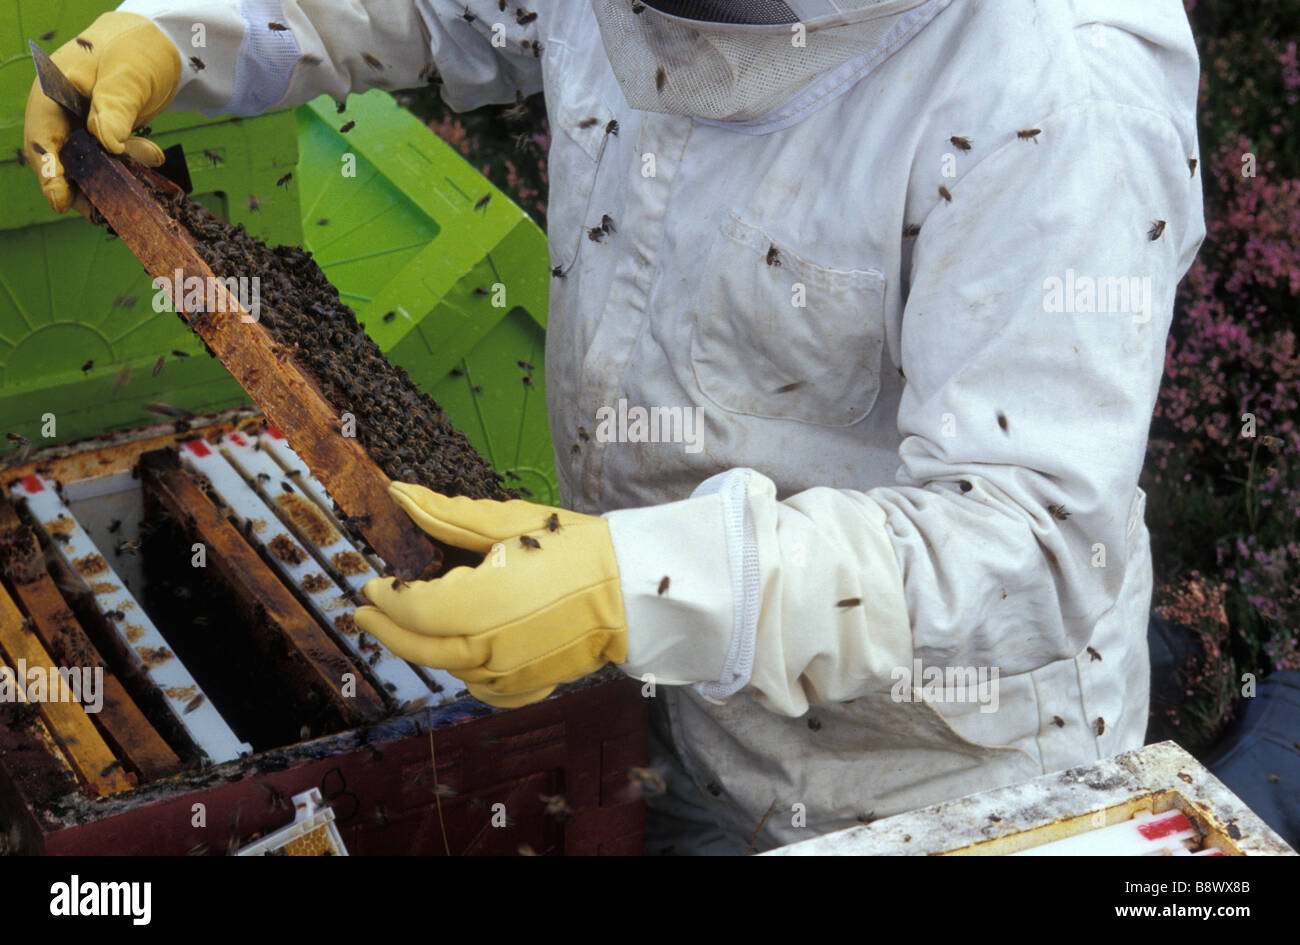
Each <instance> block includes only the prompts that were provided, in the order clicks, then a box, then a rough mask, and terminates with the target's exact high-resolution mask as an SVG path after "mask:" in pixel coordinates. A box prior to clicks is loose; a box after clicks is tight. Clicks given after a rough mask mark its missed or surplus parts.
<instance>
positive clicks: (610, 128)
mask: <svg viewBox="0 0 1300 945" xmlns="http://www.w3.org/2000/svg"><path fill="white" fill-rule="evenodd" d="M605 134H607V135H616V134H618V119H617V118H611V119H610V120H609V121H607V122H605Z"/></svg>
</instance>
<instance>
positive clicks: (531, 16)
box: [515, 10, 537, 26]
mask: <svg viewBox="0 0 1300 945" xmlns="http://www.w3.org/2000/svg"><path fill="white" fill-rule="evenodd" d="M535 19H537V14H536V13H529V12H527V11H524V10H516V11H515V22H516V23H518V24H519V25H520V26H527V25H528V24H529V23H531V22H533V20H535Z"/></svg>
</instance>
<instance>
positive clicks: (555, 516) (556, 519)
mask: <svg viewBox="0 0 1300 945" xmlns="http://www.w3.org/2000/svg"><path fill="white" fill-rule="evenodd" d="M546 530H547V531H549V532H558V531H559V530H560V515H559V513H558V512H552V513H551V514H550V515H548V516H547V517H546Z"/></svg>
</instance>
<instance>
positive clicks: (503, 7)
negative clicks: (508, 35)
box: [497, 0, 506, 13]
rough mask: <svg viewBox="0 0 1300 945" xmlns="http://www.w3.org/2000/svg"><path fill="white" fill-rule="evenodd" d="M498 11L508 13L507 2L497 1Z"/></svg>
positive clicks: (503, 0) (504, 0)
mask: <svg viewBox="0 0 1300 945" xmlns="http://www.w3.org/2000/svg"><path fill="white" fill-rule="evenodd" d="M497 9H498V10H500V11H501V12H502V13H505V12H506V0H497Z"/></svg>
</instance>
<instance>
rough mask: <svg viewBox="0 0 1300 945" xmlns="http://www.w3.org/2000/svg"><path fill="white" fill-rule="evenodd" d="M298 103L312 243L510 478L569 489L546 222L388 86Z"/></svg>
mask: <svg viewBox="0 0 1300 945" xmlns="http://www.w3.org/2000/svg"><path fill="white" fill-rule="evenodd" d="M297 114H298V127H299V145H300V146H299V153H300V159H299V166H298V174H297V176H298V186H299V188H300V193H301V194H302V207H303V217H302V223H303V239H304V245H305V246H306V247H307V248H308V249H310V250H311V251H312V252H313V253H314V255H315V258H316V262H317V263H318V264H319V265H320V267H321V268H322V269H323V270H324V271H325V274H326V275H327V276H328V277H329V279H330V281H331V282H332V283H334V285H335V286H336V287H338V290H339V295H340V296H341V298H342V299H343V301H344V302H346V303H347V304H348V305H349V306H351V307H352V309H353V310H354V311H355V312H356V313H357V318H358V319H359V320H360V321H361V322H362V323H363V324H364V325H365V326H366V330H367V331H368V332H369V333H370V335H371V337H373V338H374V339H375V341H376V342H377V343H378V344H379V346H380V347H381V348H383V349H384V351H385V352H386V353H387V354H388V356H389V358H390V359H392V360H393V361H394V362H396V363H398V364H400V365H402V367H404V368H406V370H407V372H408V373H409V374H410V375H411V378H412V379H413V380H414V381H415V382H416V383H417V384H419V385H420V387H421V388H422V389H424V390H425V391H427V392H428V393H429V394H430V395H431V396H432V397H433V398H434V399H435V400H437V401H438V403H440V404H441V405H442V406H443V407H444V408H445V409H446V411H447V413H448V415H449V416H450V417H451V420H452V422H453V423H454V424H455V425H456V427H457V428H458V429H460V430H462V431H464V432H465V434H466V435H467V436H468V437H469V438H470V441H471V442H472V443H473V444H474V446H475V447H476V448H477V449H478V450H479V451H480V452H481V453H483V455H484V456H486V457H487V458H488V460H489V461H490V462H491V463H492V465H493V466H494V467H495V468H496V469H497V470H498V471H499V472H502V473H504V474H506V476H507V485H509V486H512V487H516V488H518V487H522V488H523V489H525V490H527V491H526V492H525V493H524V494H525V495H526V496H528V497H529V498H531V499H533V500H535V501H538V502H545V503H554V502H556V501H557V495H556V487H555V464H554V454H553V452H552V447H551V437H550V431H549V428H548V426H547V420H546V393H545V378H544V373H543V365H542V354H543V349H544V346H545V325H546V303H547V293H548V291H549V280H550V273H549V264H548V262H547V253H546V237H545V235H544V234H543V233H542V231H541V230H540V229H539V228H538V227H537V225H536V224H535V223H533V221H532V220H531V219H530V218H529V217H528V215H527V214H525V213H524V212H523V211H522V210H520V209H519V207H517V206H516V205H515V204H513V203H511V202H510V200H509V199H508V198H506V196H505V195H504V194H502V193H500V192H499V191H498V190H497V189H496V188H495V187H493V186H492V185H491V184H490V183H489V182H488V181H487V180H486V179H485V178H484V177H483V176H482V175H481V174H479V172H478V171H477V170H475V169H474V168H473V167H471V166H470V165H469V164H468V163H467V162H466V161H465V160H464V159H463V158H461V156H460V155H459V154H457V153H456V152H455V151H454V150H453V149H452V148H451V147H450V146H448V145H447V144H446V143H445V142H443V141H442V140H441V139H440V138H438V137H437V136H436V135H434V134H433V133H432V132H430V131H429V130H428V129H427V128H425V127H424V125H422V124H421V123H420V122H419V121H418V120H417V119H416V118H415V117H414V116H412V115H411V114H410V113H409V112H407V111H406V109H404V108H401V107H400V106H399V105H398V104H397V102H396V101H394V99H393V98H392V96H390V95H388V94H387V93H386V92H382V91H373V92H369V93H367V94H365V95H361V96H352V97H351V98H349V99H348V103H347V108H346V110H345V111H344V112H343V113H342V114H339V113H338V111H337V108H336V106H335V103H334V101H333V100H331V99H330V98H328V97H323V98H321V99H318V100H316V101H315V102H311V103H309V104H308V105H304V106H302V107H301V108H299V109H298V112H297ZM349 124H351V127H349V129H348V131H347V132H343V131H342V130H341V129H342V128H343V127H347V126H348V125H349ZM485 197H486V198H488V199H487V200H486V202H484V198H485Z"/></svg>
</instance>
